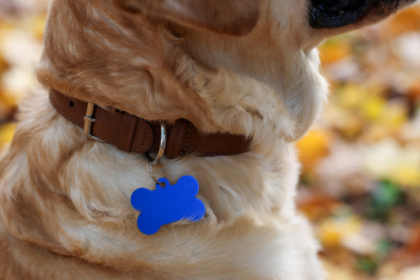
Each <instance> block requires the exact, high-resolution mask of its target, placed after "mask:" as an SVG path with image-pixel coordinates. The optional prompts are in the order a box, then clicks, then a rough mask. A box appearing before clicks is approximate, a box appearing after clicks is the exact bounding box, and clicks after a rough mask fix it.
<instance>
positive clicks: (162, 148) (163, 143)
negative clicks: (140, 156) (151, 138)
mask: <svg viewBox="0 0 420 280" xmlns="http://www.w3.org/2000/svg"><path fill="white" fill-rule="evenodd" d="M165 149H166V128H165V125H164V124H161V125H160V146H159V151H158V153H157V155H156V158H155V159H153V158H152V157H151V156H150V154H149V152H146V153H145V155H146V157H147V158H148V159H149V162H151V164H152V165H153V166H154V165H156V164H158V163H159V161H160V159H161V158H162V157H163V154H164V153H165Z"/></svg>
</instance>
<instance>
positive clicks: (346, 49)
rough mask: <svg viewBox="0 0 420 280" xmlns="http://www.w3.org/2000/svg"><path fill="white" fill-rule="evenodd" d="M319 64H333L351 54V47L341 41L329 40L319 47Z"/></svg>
mask: <svg viewBox="0 0 420 280" xmlns="http://www.w3.org/2000/svg"><path fill="white" fill-rule="evenodd" d="M319 51H320V54H321V56H320V57H321V62H322V63H323V64H328V63H333V62H336V61H338V60H340V59H343V58H345V57H347V56H349V55H350V54H351V45H350V44H349V43H348V42H347V41H345V40H342V39H337V38H333V39H329V40H327V41H326V42H325V43H324V44H322V45H321V46H320V47H319Z"/></svg>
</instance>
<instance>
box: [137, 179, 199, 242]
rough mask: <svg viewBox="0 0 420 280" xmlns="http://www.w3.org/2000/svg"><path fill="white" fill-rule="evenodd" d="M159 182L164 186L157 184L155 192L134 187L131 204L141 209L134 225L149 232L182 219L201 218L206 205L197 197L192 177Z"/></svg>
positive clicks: (194, 181)
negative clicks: (171, 181)
mask: <svg viewBox="0 0 420 280" xmlns="http://www.w3.org/2000/svg"><path fill="white" fill-rule="evenodd" d="M159 181H160V182H163V183H165V187H163V188H162V187H161V186H160V185H159V184H156V190H154V191H150V190H148V189H137V190H136V191H135V192H134V193H133V195H132V196H131V204H132V205H133V207H134V208H135V209H136V210H138V211H140V212H141V214H140V216H139V218H138V220H137V226H138V228H139V230H140V231H141V232H142V233H144V234H147V235H152V234H155V233H156V232H158V231H159V229H160V227H161V226H163V225H166V224H170V223H174V222H177V221H180V220H183V219H187V220H189V221H191V222H197V221H199V220H201V219H202V218H203V217H204V214H205V212H206V208H205V206H204V203H203V202H202V201H201V200H199V199H198V198H196V195H197V194H198V190H199V186H198V182H197V180H196V179H195V178H194V177H192V176H184V177H181V178H180V179H179V180H178V182H177V183H176V184H175V185H171V184H170V183H169V181H168V180H167V179H165V178H162V179H159Z"/></svg>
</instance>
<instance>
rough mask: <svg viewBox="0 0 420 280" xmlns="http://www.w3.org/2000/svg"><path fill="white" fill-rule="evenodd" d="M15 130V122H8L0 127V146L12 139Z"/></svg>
mask: <svg viewBox="0 0 420 280" xmlns="http://www.w3.org/2000/svg"><path fill="white" fill-rule="evenodd" d="M15 130H16V124H15V123H8V124H5V125H3V126H1V127H0V146H4V145H5V144H8V143H10V142H11V141H12V139H13V135H14V134H15Z"/></svg>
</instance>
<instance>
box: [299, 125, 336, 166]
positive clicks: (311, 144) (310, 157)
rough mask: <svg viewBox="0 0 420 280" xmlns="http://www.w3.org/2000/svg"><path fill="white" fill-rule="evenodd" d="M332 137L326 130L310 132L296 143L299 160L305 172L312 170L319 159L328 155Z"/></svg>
mask: <svg viewBox="0 0 420 280" xmlns="http://www.w3.org/2000/svg"><path fill="white" fill-rule="evenodd" d="M331 140H332V135H331V133H330V132H329V131H326V130H312V131H310V132H309V133H308V134H307V135H306V136H305V137H304V138H303V139H301V140H300V141H298V142H297V145H296V146H297V148H298V150H299V158H300V161H301V163H302V166H303V168H304V169H306V170H310V169H312V168H313V167H314V166H315V165H316V164H317V163H318V161H319V160H320V159H322V158H324V157H326V156H327V155H328V154H329V144H330V142H331Z"/></svg>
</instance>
